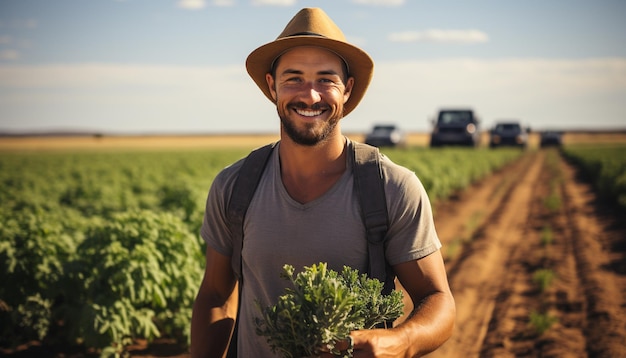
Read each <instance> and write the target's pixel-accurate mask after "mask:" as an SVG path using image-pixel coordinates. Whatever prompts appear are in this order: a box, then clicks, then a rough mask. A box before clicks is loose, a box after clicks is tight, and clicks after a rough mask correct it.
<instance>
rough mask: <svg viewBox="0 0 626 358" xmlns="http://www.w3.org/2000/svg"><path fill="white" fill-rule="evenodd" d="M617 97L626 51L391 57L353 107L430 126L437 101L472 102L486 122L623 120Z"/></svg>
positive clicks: (624, 82)
mask: <svg viewBox="0 0 626 358" xmlns="http://www.w3.org/2000/svg"><path fill="white" fill-rule="evenodd" d="M619 98H626V58H597V59H580V60H567V59H562V60H559V59H493V60H483V59H445V60H430V61H406V62H386V63H377V66H376V73H375V75H374V80H373V82H372V85H371V86H370V89H369V91H368V94H367V95H366V98H365V99H364V101H363V102H362V104H361V105H360V107H359V108H357V109H356V110H355V112H354V114H355V117H358V116H360V117H366V116H367V118H368V119H369V118H374V119H375V120H378V121H380V120H387V121H397V122H398V123H400V124H401V125H402V126H403V127H406V128H412V129H413V128H421V129H428V128H429V123H428V120H427V119H428V117H429V116H430V115H433V114H434V113H435V111H436V110H437V109H438V108H441V107H444V106H470V107H473V108H475V109H476V110H477V111H478V112H479V114H480V115H482V118H483V122H484V124H485V126H488V125H489V124H490V123H491V122H492V121H493V120H495V119H497V118H498V117H505V118H506V117H509V118H520V119H521V120H522V121H524V122H525V123H528V124H531V125H532V127H537V128H541V127H551V126H555V127H572V126H586V127H588V128H589V127H591V128H593V127H594V126H600V127H602V126H604V127H607V126H614V127H616V126H621V127H624V125H625V122H624V118H626V102H624V101H623V100H618V99H619ZM351 116H352V115H351ZM351 124H353V123H351ZM356 124H359V123H358V122H357V123H354V125H356ZM366 128H367V127H366Z"/></svg>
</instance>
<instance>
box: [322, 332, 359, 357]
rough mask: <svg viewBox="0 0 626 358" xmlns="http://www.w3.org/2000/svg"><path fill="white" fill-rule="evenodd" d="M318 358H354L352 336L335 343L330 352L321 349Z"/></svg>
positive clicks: (326, 349)
mask: <svg viewBox="0 0 626 358" xmlns="http://www.w3.org/2000/svg"><path fill="white" fill-rule="evenodd" d="M321 351H322V353H321V354H320V358H332V357H354V355H353V352H354V340H353V339H352V336H348V338H347V339H344V340H341V341H339V342H336V343H335V349H334V350H333V352H331V351H330V350H329V349H328V348H326V347H325V348H322V350H321Z"/></svg>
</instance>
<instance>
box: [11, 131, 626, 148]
mask: <svg viewBox="0 0 626 358" xmlns="http://www.w3.org/2000/svg"><path fill="white" fill-rule="evenodd" d="M347 136H348V137H350V138H351V139H353V140H356V141H363V140H364V137H365V136H364V135H363V134H358V133H356V134H355V133H352V134H350V133H349V134H347ZM277 139H278V134H230V135H198V136H175V135H172V136H167V135H164V136H67V137H64V136H33V137H26V136H25V137H0V151H48V150H76V149H79V150H99V149H107V150H110V149H188V148H256V147H259V146H261V145H264V144H267V143H270V142H272V141H275V140H277ZM429 139H430V133H427V132H414V133H409V134H408V137H407V142H408V144H409V145H410V146H421V147H424V146H427V145H428V141H429ZM488 141H489V135H488V133H486V132H485V133H483V135H482V138H481V143H482V145H484V146H486V145H487V143H488ZM563 143H564V144H566V145H568V144H569V145H571V144H587V143H626V132H624V131H616V132H566V133H565V134H564V135H563ZM538 144H539V134H538V133H532V134H531V135H530V138H529V146H530V147H531V148H536V147H537V146H538Z"/></svg>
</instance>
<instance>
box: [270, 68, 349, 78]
mask: <svg viewBox="0 0 626 358" xmlns="http://www.w3.org/2000/svg"><path fill="white" fill-rule="evenodd" d="M302 74H304V72H302V71H300V70H295V69H291V68H288V69H286V70H284V71H283V72H282V73H281V75H302ZM317 75H331V76H340V77H341V75H340V74H339V73H337V72H336V71H333V70H322V71H317Z"/></svg>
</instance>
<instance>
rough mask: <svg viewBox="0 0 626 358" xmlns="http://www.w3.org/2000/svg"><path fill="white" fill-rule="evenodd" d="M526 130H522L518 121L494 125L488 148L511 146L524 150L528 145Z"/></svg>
mask: <svg viewBox="0 0 626 358" xmlns="http://www.w3.org/2000/svg"><path fill="white" fill-rule="evenodd" d="M528 132H529V130H528V129H523V128H522V126H521V125H520V124H519V122H518V121H503V122H498V123H496V125H495V127H494V128H493V129H492V130H491V132H490V136H489V147H490V148H495V147H501V146H512V147H520V148H525V147H526V145H527V144H528Z"/></svg>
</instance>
